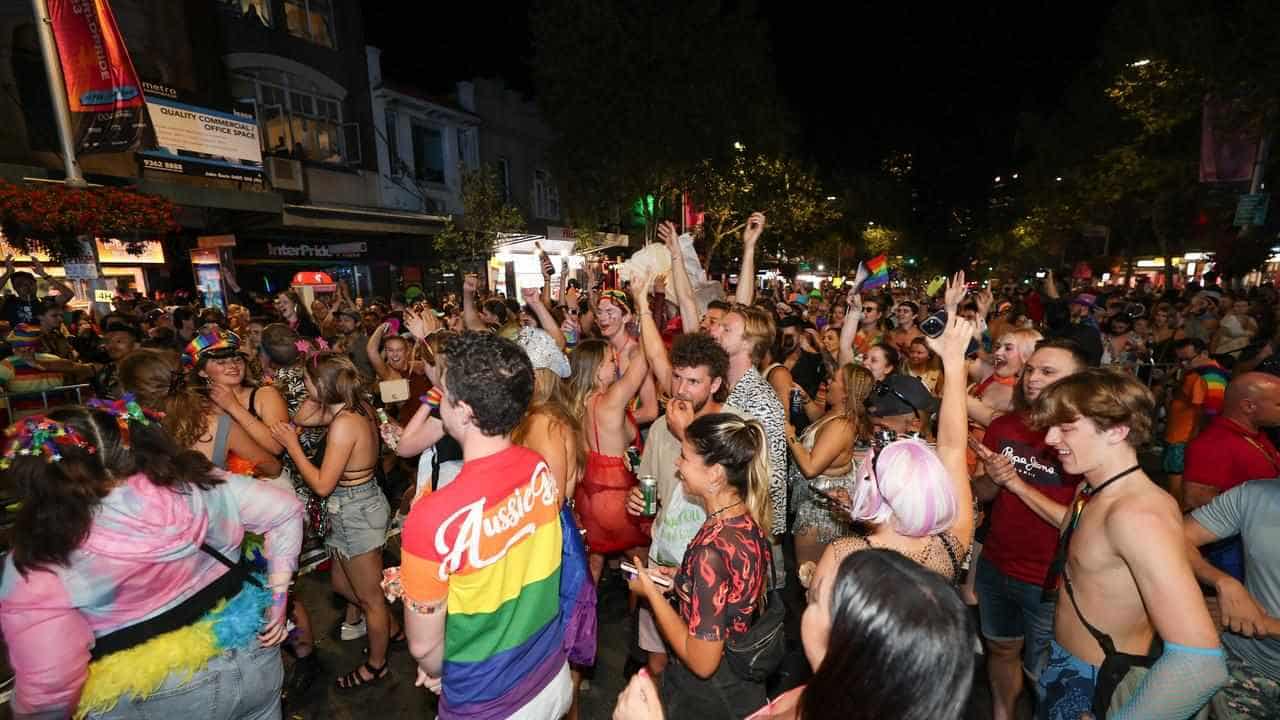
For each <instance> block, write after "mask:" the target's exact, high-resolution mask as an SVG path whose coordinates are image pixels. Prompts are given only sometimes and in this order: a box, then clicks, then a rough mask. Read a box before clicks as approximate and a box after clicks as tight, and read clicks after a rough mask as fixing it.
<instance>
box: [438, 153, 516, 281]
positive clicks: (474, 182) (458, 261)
mask: <svg viewBox="0 0 1280 720" xmlns="http://www.w3.org/2000/svg"><path fill="white" fill-rule="evenodd" d="M524 229H525V220H524V216H523V215H521V214H520V210H519V209H518V208H516V207H514V206H512V205H509V204H507V202H506V201H505V200H504V199H503V197H502V190H501V187H500V186H499V184H498V175H497V172H496V171H495V170H494V168H492V167H489V166H488V165H481V166H480V167H478V168H475V169H474V170H468V169H465V168H464V169H463V170H462V219H461V222H457V221H455V219H454V217H453V216H450V217H449V219H448V220H446V221H445V224H444V229H443V230H441V231H440V234H439V235H436V237H435V249H436V252H437V254H438V256H439V258H438V262H439V265H440V267H441V268H443V269H445V270H454V271H456V270H459V269H462V268H464V267H472V268H474V267H476V266H477V265H478V264H479V263H483V262H484V261H485V260H486V259H488V257H489V255H490V254H491V253H492V252H493V245H494V241H495V240H497V238H498V234H499V233H513V232H522V231H524Z"/></svg>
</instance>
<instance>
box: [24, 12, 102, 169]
mask: <svg viewBox="0 0 1280 720" xmlns="http://www.w3.org/2000/svg"><path fill="white" fill-rule="evenodd" d="M31 7H32V9H33V10H34V11H35V15H36V35H37V37H39V38H40V54H41V56H42V57H43V58H44V73H45V79H46V80H48V82H49V97H50V98H52V100H53V121H54V124H55V125H56V126H57V128H58V144H59V145H61V146H62V162H63V165H64V166H65V168H66V176H67V177H66V180H64V181H63V182H65V183H66V184H67V185H68V186H70V187H80V188H82V187H88V186H89V183H87V182H85V179H84V173H82V172H80V162H79V160H77V159H76V143H75V139H74V138H72V137H71V108H70V107H69V106H68V105H67V88H66V86H65V85H63V83H62V63H61V61H59V60H58V46H57V45H56V44H55V41H54V39H53V20H51V19H50V18H49V5H48V4H47V3H46V0H31Z"/></svg>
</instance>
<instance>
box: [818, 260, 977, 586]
mask: <svg viewBox="0 0 1280 720" xmlns="http://www.w3.org/2000/svg"><path fill="white" fill-rule="evenodd" d="M954 282H955V283H956V284H957V285H954V286H953V287H957V286H958V287H962V286H963V283H964V276H963V273H958V274H957V276H956V278H955V280H954ZM948 309H949V310H952V311H951V312H949V313H948V316H949V317H950V318H951V319H950V322H949V324H948V326H947V329H946V331H945V332H944V333H943V334H942V335H941V336H940V337H938V338H930V339H929V346H930V347H931V348H932V349H933V351H934V352H935V353H937V354H938V355H939V356H940V357H941V358H942V364H943V368H944V369H943V372H944V373H946V374H947V375H950V376H952V377H961V376H962V373H963V372H964V363H965V357H964V354H965V350H966V348H967V347H968V344H969V338H970V337H971V336H972V333H973V324H972V323H971V322H969V321H968V320H965V319H963V318H961V317H960V316H959V315H958V313H956V312H954V309H951V308H948ZM938 425H939V426H938V447H937V451H936V452H935V451H934V450H933V449H932V448H931V447H930V446H929V445H928V444H926V443H925V442H923V441H921V440H914V439H913V440H899V441H897V442H894V443H891V444H889V445H888V446H887V447H885V448H884V449H883V450H881V451H880V452H879V454H878V455H876V457H875V458H874V461H873V460H871V459H870V458H869V459H868V460H866V461H864V462H863V465H862V467H860V468H859V477H858V480H857V482H856V484H855V485H854V488H853V492H852V493H851V495H850V507H849V508H848V509H849V513H850V515H851V516H852V517H853V519H854V520H856V521H859V522H862V523H866V524H867V525H868V526H870V532H869V533H868V534H867V535H865V536H859V535H855V536H852V537H846V538H841V539H839V540H836V541H835V542H834V543H832V544H831V545H829V546H828V547H827V549H826V551H825V552H824V553H823V555H822V559H821V560H819V561H818V564H817V567H816V569H814V570H813V571H812V572H810V571H809V569H808V568H806V567H802V568H801V579H802V580H805V579H809V582H807V583H806V585H807V586H808V587H810V588H813V587H821V584H822V583H824V582H827V581H829V580H830V579H831V577H832V576H833V575H834V573H835V571H836V568H838V567H839V566H840V562H841V561H842V560H843V559H844V558H845V557H846V556H848V555H849V554H850V553H852V552H856V551H858V550H865V549H867V548H885V549H889V550H893V551H895V552H898V553H901V554H902V555H905V556H906V557H908V558H910V559H911V560H913V561H915V562H917V563H919V564H920V565H921V566H923V567H925V568H928V569H930V570H933V571H935V572H937V573H939V574H941V575H943V576H945V577H947V578H949V579H952V580H955V579H957V578H959V577H960V575H961V567H962V565H963V564H964V559H965V557H966V555H967V554H968V552H969V547H970V545H971V544H972V542H973V519H974V513H973V495H972V491H971V489H970V487H969V472H968V469H967V467H966V465H965V443H966V435H967V432H966V430H967V415H966V412H965V389H964V388H963V387H961V383H946V384H945V386H944V388H943V396H942V408H941V410H940V412H939V423H938ZM806 576H811V579H810V578H808V577H806Z"/></svg>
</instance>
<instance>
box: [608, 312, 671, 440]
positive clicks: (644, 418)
mask: <svg viewBox="0 0 1280 720" xmlns="http://www.w3.org/2000/svg"><path fill="white" fill-rule="evenodd" d="M631 320H632V307H631V298H630V297H629V296H628V295H627V294H626V293H624V292H622V291H620V290H605V291H603V292H601V293H600V300H599V301H598V303H597V304H596V324H597V325H599V326H600V334H601V335H603V336H604V339H605V340H606V341H607V342H608V343H609V346H610V347H611V348H613V352H614V357H615V358H616V359H617V363H618V373H619V377H621V376H622V375H624V374H626V372H627V368H629V367H631V352H632V350H633V349H637V348H639V347H640V339H639V338H638V337H636V336H633V335H632V334H631V331H630V329H629V326H630V325H631ZM641 357H643V354H641ZM637 397H638V398H639V404H638V405H637V406H636V409H635V416H636V422H637V423H638V424H640V425H644V424H646V423H651V422H653V421H654V420H655V419H656V418H657V417H658V390H657V388H656V386H655V385H654V384H653V376H652V375H650V376H649V377H647V378H645V380H644V384H643V385H641V386H640V393H639V394H638V395H637Z"/></svg>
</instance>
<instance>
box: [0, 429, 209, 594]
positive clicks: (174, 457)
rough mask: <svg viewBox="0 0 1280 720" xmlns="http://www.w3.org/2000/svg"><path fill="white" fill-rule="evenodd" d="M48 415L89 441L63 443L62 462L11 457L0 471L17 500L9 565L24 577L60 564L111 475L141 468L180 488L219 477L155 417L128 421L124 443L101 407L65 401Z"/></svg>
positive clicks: (88, 522) (204, 485)
mask: <svg viewBox="0 0 1280 720" xmlns="http://www.w3.org/2000/svg"><path fill="white" fill-rule="evenodd" d="M48 417H49V419H51V420H55V421H57V422H59V423H62V424H63V425H66V426H67V427H68V428H70V429H72V430H75V431H76V432H77V433H79V435H80V436H81V437H83V438H84V439H85V440H86V441H88V442H89V443H90V444H91V445H93V446H94V448H95V452H92V453H90V452H89V451H88V450H87V449H85V448H80V447H75V446H70V445H68V446H64V447H62V448H60V450H59V452H60V453H61V455H62V459H61V460H60V461H58V462H47V461H46V459H45V458H44V457H43V456H23V455H19V456H17V457H15V458H14V459H13V464H12V465H11V466H10V467H9V469H8V470H6V471H4V473H3V475H0V477H2V478H3V482H4V483H6V485H7V486H8V487H10V488H12V489H13V491H14V492H15V494H16V495H17V496H18V497H20V498H22V506H21V508H20V509H19V510H18V514H17V517H16V519H15V522H14V534H13V564H14V567H16V568H17V569H18V571H19V572H21V573H22V574H23V575H24V576H25V575H26V573H27V572H28V571H30V570H31V569H33V568H38V567H39V566H42V565H43V566H49V565H66V564H67V561H68V560H69V558H70V557H71V553H72V552H73V551H74V550H75V549H76V548H78V547H80V545H81V544H82V543H83V542H84V541H85V539H86V538H87V537H88V536H89V529H90V528H91V527H92V525H93V513H94V510H95V509H96V508H97V507H98V504H99V503H101V502H102V498H104V497H106V496H107V494H108V493H109V492H110V491H111V488H112V487H113V486H114V485H115V483H116V481H117V480H122V479H124V478H127V477H130V476H132V475H136V474H138V473H144V474H145V475H146V476H147V479H148V480H150V481H151V483H152V484H153V485H156V486H158V487H164V488H172V489H174V490H176V491H181V490H182V489H185V488H186V487H188V486H195V487H198V488H200V489H205V490H207V489H209V488H211V487H213V486H214V485H217V484H219V483H221V482H222V480H221V479H220V478H218V477H216V476H214V475H213V474H212V470H213V465H212V464H210V462H209V461H208V459H206V458H205V457H204V456H203V455H201V454H200V453H198V452H194V451H191V450H186V449H183V448H181V447H178V445H177V444H176V443H175V442H174V441H173V438H171V437H170V436H169V434H168V433H167V432H165V430H164V428H163V427H161V425H160V424H159V423H157V422H154V421H152V422H150V423H149V424H147V425H143V424H142V423H140V422H134V421H128V441H127V443H126V442H125V439H124V437H122V433H121V426H120V423H119V421H118V420H117V419H116V418H115V417H114V416H113V415H110V414H108V413H105V412H103V411H101V410H93V409H90V408H86V407H80V406H73V407H66V408H61V409H58V410H54V411H53V412H51V413H49V415H48Z"/></svg>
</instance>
